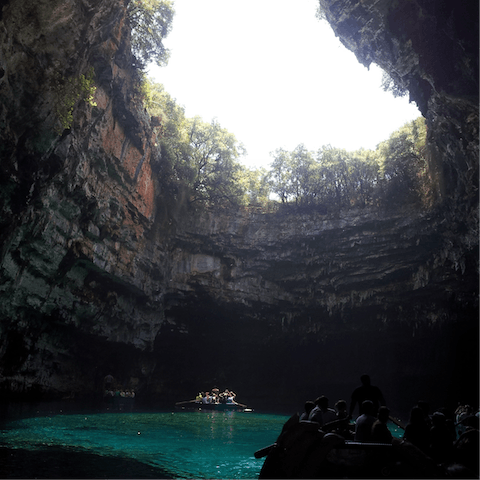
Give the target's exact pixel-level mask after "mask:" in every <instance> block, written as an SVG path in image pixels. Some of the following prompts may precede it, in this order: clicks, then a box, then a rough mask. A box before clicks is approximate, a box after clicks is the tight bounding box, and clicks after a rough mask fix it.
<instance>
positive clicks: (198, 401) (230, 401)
mask: <svg viewBox="0 0 480 480" xmlns="http://www.w3.org/2000/svg"><path fill="white" fill-rule="evenodd" d="M235 397H236V394H235V393H234V392H232V391H230V390H228V389H227V390H225V391H223V392H220V390H219V389H218V388H217V387H214V388H212V391H211V392H205V393H204V392H200V393H199V394H198V395H197V396H196V397H195V399H193V400H186V401H183V402H177V403H176V404H175V408H176V409H180V410H206V411H211V410H218V411H225V410H234V411H237V412H251V411H253V410H252V409H251V408H248V407H247V405H244V404H243V403H238V402H237V401H236V400H235Z"/></svg>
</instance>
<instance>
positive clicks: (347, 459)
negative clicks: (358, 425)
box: [255, 414, 439, 478]
mask: <svg viewBox="0 0 480 480" xmlns="http://www.w3.org/2000/svg"><path fill="white" fill-rule="evenodd" d="M263 457H266V458H265V462H264V464H263V467H262V469H261V472H260V475H259V478H383V477H393V478H438V477H436V475H438V473H439V471H438V468H437V466H436V465H435V463H434V462H433V461H432V460H431V459H430V458H429V457H427V456H426V455H424V454H423V453H422V452H421V451H420V450H419V449H418V448H417V447H415V446H414V445H412V444H410V443H408V442H404V441H402V440H401V439H397V438H394V439H393V440H392V443H389V444H386V443H362V442H356V441H351V440H346V439H345V438H343V437H342V436H340V435H338V434H336V433H326V432H325V431H322V430H321V429H319V426H318V424H315V422H309V421H299V416H298V414H296V415H294V416H292V417H291V418H290V419H289V420H288V421H287V422H286V423H285V425H284V426H283V429H282V431H281V433H280V435H279V437H278V439H277V441H276V442H275V443H274V444H272V445H269V446H267V447H265V448H262V449H260V450H258V451H256V452H255V458H263Z"/></svg>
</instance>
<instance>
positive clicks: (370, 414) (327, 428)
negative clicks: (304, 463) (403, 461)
mask: <svg viewBox="0 0 480 480" xmlns="http://www.w3.org/2000/svg"><path fill="white" fill-rule="evenodd" d="M361 381H362V385H361V386H360V387H358V388H357V389H355V390H354V392H353V394H352V397H351V403H350V408H349V409H347V402H346V401H345V400H339V401H337V402H336V403H335V409H332V408H330V407H329V400H328V398H327V397H326V396H324V395H322V396H320V397H318V398H317V399H316V400H315V401H307V402H305V411H304V412H303V413H302V414H301V415H300V421H301V422H316V423H318V424H319V426H320V428H321V430H323V431H324V432H332V433H336V434H338V435H340V436H342V437H344V438H345V439H346V440H353V441H357V442H362V443H364V442H365V443H387V444H391V443H392V442H393V437H392V434H391V432H390V430H389V428H388V426H387V423H388V421H389V420H393V421H394V422H396V423H397V424H398V425H400V426H402V427H404V434H403V440H405V441H407V442H409V443H411V444H413V445H414V446H415V447H417V448H418V449H420V450H421V451H422V452H423V453H424V454H425V455H427V456H429V457H430V458H432V459H433V460H434V461H435V462H437V463H445V462H449V461H457V462H460V463H462V464H466V465H467V466H468V467H469V468H470V469H472V470H474V471H475V472H476V473H478V452H479V412H478V411H476V412H475V411H474V410H473V409H472V408H471V407H470V406H468V405H462V406H459V407H458V408H457V410H456V411H455V412H449V411H448V410H447V409H445V408H441V409H439V410H438V411H435V412H434V413H433V414H430V411H429V405H428V403H427V402H423V401H419V402H418V403H417V404H416V405H415V406H414V407H413V408H412V410H411V413H410V418H409V420H408V423H407V425H406V426H403V425H401V422H398V421H396V420H395V419H394V418H393V417H391V415H390V410H389V409H388V407H387V406H386V402H385V398H384V397H383V395H382V393H381V391H380V389H379V388H378V387H375V386H373V385H371V383H370V377H369V376H368V375H363V376H362V377H361ZM356 405H358V406H359V415H358V417H357V418H356V420H355V423H351V422H350V420H351V419H352V414H353V413H354V412H355V407H356ZM475 462H476V463H475ZM475 465H476V468H475Z"/></svg>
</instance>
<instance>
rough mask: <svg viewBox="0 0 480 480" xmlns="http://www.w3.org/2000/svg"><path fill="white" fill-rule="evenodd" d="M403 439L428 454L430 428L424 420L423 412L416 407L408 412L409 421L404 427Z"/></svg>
mask: <svg viewBox="0 0 480 480" xmlns="http://www.w3.org/2000/svg"><path fill="white" fill-rule="evenodd" d="M403 438H404V439H405V440H406V441H407V442H410V443H411V444H413V445H415V446H416V447H418V448H419V449H420V450H421V451H422V452H423V453H425V454H428V449H429V438H430V427H429V426H428V423H427V421H426V419H425V413H424V411H423V410H422V409H421V408H420V407H419V406H418V405H416V406H415V407H413V408H412V411H411V412H410V419H409V421H408V423H407V426H406V427H405V433H404V434H403Z"/></svg>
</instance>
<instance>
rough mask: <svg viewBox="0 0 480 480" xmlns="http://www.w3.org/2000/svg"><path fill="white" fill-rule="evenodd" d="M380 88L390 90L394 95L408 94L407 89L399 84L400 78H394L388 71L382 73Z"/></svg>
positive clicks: (402, 95) (403, 95)
mask: <svg viewBox="0 0 480 480" xmlns="http://www.w3.org/2000/svg"><path fill="white" fill-rule="evenodd" d="M381 86H382V89H383V90H384V91H385V92H390V93H391V94H392V95H393V96H394V97H405V96H407V95H408V89H407V88H406V87H404V86H403V85H402V84H401V81H400V79H398V80H396V79H394V78H393V77H392V76H391V75H390V74H389V73H388V72H386V71H383V73H382V85H381Z"/></svg>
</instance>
